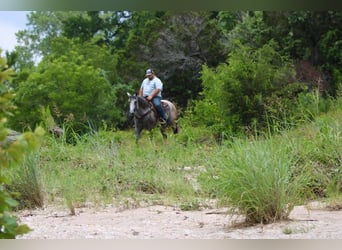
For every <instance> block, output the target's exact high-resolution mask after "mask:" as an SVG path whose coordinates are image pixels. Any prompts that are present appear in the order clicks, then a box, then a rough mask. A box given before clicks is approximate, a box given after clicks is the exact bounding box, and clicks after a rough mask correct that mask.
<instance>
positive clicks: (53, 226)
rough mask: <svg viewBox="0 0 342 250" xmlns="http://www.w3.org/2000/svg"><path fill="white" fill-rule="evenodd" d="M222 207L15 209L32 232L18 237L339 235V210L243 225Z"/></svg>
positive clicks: (303, 209) (301, 211)
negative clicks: (200, 208)
mask: <svg viewBox="0 0 342 250" xmlns="http://www.w3.org/2000/svg"><path fill="white" fill-rule="evenodd" d="M227 211H228V210H227V209H226V208H220V209H202V210H199V211H182V210H180V209H179V208H177V207H171V206H149V207H141V208H136V209H127V210H122V209H118V208H116V207H114V206H111V205H110V206H106V207H103V208H92V207H83V208H77V209H76V215H74V216H71V215H70V211H69V210H67V209H65V208H64V209H63V208H56V207H45V208H44V209H38V210H24V211H21V212H20V213H19V214H18V217H19V220H20V222H21V223H25V224H27V225H28V226H29V227H30V228H31V229H33V231H32V232H30V233H28V234H25V235H23V236H21V237H18V238H19V239H342V210H336V211H329V210H327V209H325V208H324V206H323V205H322V204H321V203H312V204H309V205H307V206H297V207H295V208H294V210H293V211H292V212H291V214H290V220H287V221H281V222H277V223H272V224H268V225H261V224H260V225H255V226H249V227H243V226H241V225H240V223H239V222H241V221H243V218H241V217H238V216H236V215H235V216H234V215H233V216H232V215H229V214H228V213H227Z"/></svg>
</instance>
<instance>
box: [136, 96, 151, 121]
mask: <svg viewBox="0 0 342 250" xmlns="http://www.w3.org/2000/svg"><path fill="white" fill-rule="evenodd" d="M137 98H138V97H137V96H136V97H135V98H134V117H136V118H137V119H142V118H144V117H145V116H146V115H148V114H149V113H150V112H152V111H153V110H152V108H151V106H150V107H149V108H148V109H147V110H146V111H145V112H144V113H142V114H140V113H139V112H138V110H137Z"/></svg>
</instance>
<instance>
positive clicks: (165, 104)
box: [148, 100, 170, 119]
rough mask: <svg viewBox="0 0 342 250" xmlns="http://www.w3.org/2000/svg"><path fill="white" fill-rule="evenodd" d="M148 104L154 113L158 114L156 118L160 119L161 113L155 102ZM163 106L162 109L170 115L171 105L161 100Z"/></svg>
mask: <svg viewBox="0 0 342 250" xmlns="http://www.w3.org/2000/svg"><path fill="white" fill-rule="evenodd" d="M148 103H149V104H150V106H151V109H152V111H153V112H154V113H155V114H156V116H157V117H158V119H159V118H160V115H159V112H158V110H157V109H156V107H155V106H154V104H153V102H152V101H148ZM161 105H162V108H163V110H164V112H165V113H166V114H168V113H169V109H170V107H169V105H168V104H167V103H166V102H165V101H164V100H161Z"/></svg>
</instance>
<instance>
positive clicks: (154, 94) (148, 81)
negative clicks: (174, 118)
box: [139, 69, 169, 124]
mask: <svg viewBox="0 0 342 250" xmlns="http://www.w3.org/2000/svg"><path fill="white" fill-rule="evenodd" d="M162 91H163V83H162V81H161V80H160V79H159V78H158V77H157V76H156V75H155V74H154V72H153V70H152V69H147V70H146V78H145V79H144V80H143V81H142V83H141V87H140V90H139V96H143V97H145V98H146V100H148V101H152V103H153V105H154V107H155V108H156V110H157V111H158V113H159V116H160V120H161V123H163V124H167V123H168V122H169V121H168V117H167V114H166V113H165V112H164V110H163V107H162V104H161V100H162Z"/></svg>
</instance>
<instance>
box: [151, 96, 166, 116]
mask: <svg viewBox="0 0 342 250" xmlns="http://www.w3.org/2000/svg"><path fill="white" fill-rule="evenodd" d="M152 103H153V105H154V106H155V107H156V109H157V111H158V112H159V115H160V116H161V117H162V118H163V119H164V120H165V121H167V116H166V114H165V112H164V109H163V107H162V104H161V97H160V96H155V97H154V98H153V99H152Z"/></svg>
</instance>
